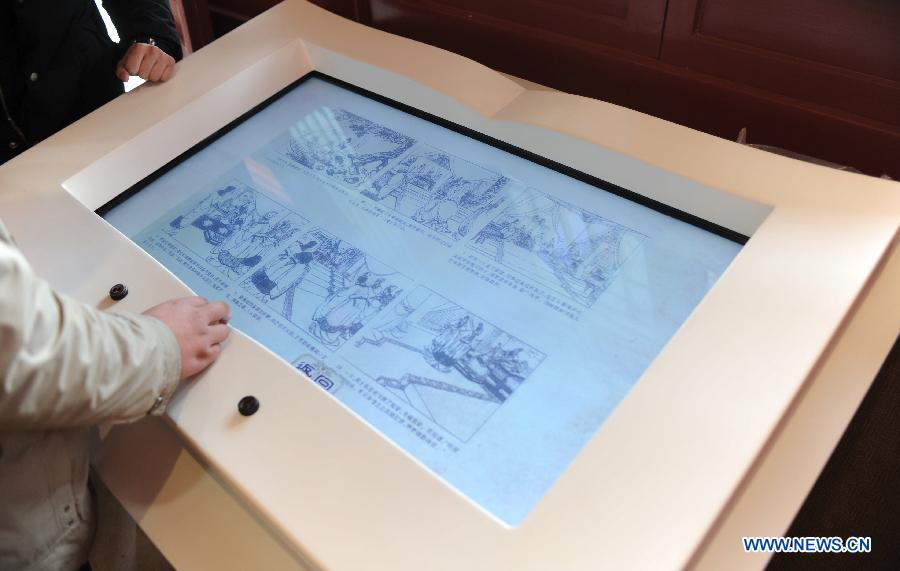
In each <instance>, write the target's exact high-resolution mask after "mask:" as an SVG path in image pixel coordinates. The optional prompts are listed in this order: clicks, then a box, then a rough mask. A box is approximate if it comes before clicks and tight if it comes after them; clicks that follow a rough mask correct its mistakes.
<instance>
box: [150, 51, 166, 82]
mask: <svg viewBox="0 0 900 571" xmlns="http://www.w3.org/2000/svg"><path fill="white" fill-rule="evenodd" d="M168 65H169V62H168V61H167V59H166V58H163V57H161V58H158V59H157V60H156V63H155V64H153V68H152V69H151V70H150V73H149V75H148V76H147V80H148V81H151V82H153V83H157V82H159V81H161V80H162V76H163V74H164V73H165V71H166V67H168Z"/></svg>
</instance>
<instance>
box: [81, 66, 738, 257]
mask: <svg viewBox="0 0 900 571" xmlns="http://www.w3.org/2000/svg"><path fill="white" fill-rule="evenodd" d="M313 78H315V79H320V80H322V81H325V82H327V83H330V84H332V85H335V86H337V87H341V88H343V89H346V90H348V91H351V92H353V93H356V94H358V95H362V96H363V97H367V98H369V99H372V100H373V101H376V102H378V103H382V104H384V105H387V106H389V107H392V108H394V109H397V110H399V111H402V112H404V113H407V114H409V115H412V116H414V117H417V118H419V119H424V120H426V121H429V122H431V123H434V124H436V125H438V126H440V127H443V128H445V129H449V130H450V131H454V132H456V133H459V134H461V135H464V136H466V137H469V138H471V139H474V140H476V141H479V142H481V143H485V144H487V145H490V146H492V147H495V148H497V149H500V150H501V151H505V152H507V153H510V154H512V155H515V156H517V157H520V158H523V159H525V160H527V161H531V162H533V163H535V164H537V165H540V166H542V167H544V168H547V169H550V170H553V171H556V172H558V173H560V174H563V175H565V176H568V177H570V178H573V179H575V180H578V181H580V182H583V183H586V184H589V185H591V186H593V187H595V188H598V189H600V190H603V191H606V192H609V193H611V194H614V195H616V196H619V197H622V198H624V199H626V200H630V201H631V202H634V203H637V204H640V205H641V206H645V207H647V208H650V209H652V210H655V211H657V212H659V213H661V214H665V215H666V216H670V217H672V218H675V219H677V220H680V221H682V222H686V223H688V224H690V225H692V226H696V227H698V228H700V229H702V230H706V231H707V232H711V233H712V234H715V235H717V236H720V237H722V238H725V239H727V240H730V241H732V242H736V243H737V244H740V245H742V246H743V245H745V244H746V243H747V241H748V240H749V239H750V238H749V236H746V235H744V234H741V233H740V232H737V231H735V230H732V229H730V228H727V227H725V226H722V225H719V224H716V223H714V222H710V221H709V220H706V219H705V218H701V217H699V216H696V215H694V214H691V213H690V212H685V211H684V210H680V209H678V208H675V207H674V206H671V205H668V204H666V203H664V202H660V201H658V200H654V199H652V198H649V197H647V196H644V195H642V194H639V193H637V192H634V191H633V190H628V189H627V188H624V187H621V186H618V185H616V184H613V183H611V182H609V181H606V180H603V179H601V178H597V177H595V176H592V175H589V174H587V173H584V172H582V171H579V170H577V169H574V168H572V167H570V166H567V165H564V164H562V163H559V162H556V161H554V160H552V159H548V158H547V157H544V156H542V155H538V154H536V153H533V152H531V151H527V150H525V149H522V148H521V147H517V146H515V145H512V144H510V143H507V142H506V141H502V140H500V139H496V138H494V137H491V136H489V135H486V134H484V133H481V132H480V131H476V130H474V129H470V128H468V127H464V126H462V125H459V124H458V123H454V122H452V121H449V120H447V119H444V118H443V117H438V116H437V115H434V114H432V113H428V112H427V111H422V110H421V109H418V108H416V107H412V106H410V105H407V104H405V103H400V102H399V101H396V100H394V99H391V98H389V97H385V96H383V95H380V94H378V93H375V92H373V91H369V90H368V89H365V88H362V87H359V86H357V85H354V84H352V83H348V82H346V81H343V80H340V79H337V78H335V77H332V76H330V75H327V74H325V73H322V72H321V71H318V70H314V71H310V72H309V73H307V74H305V75H303V76H302V77H300V78H299V79H297V80H295V81H293V82H291V83H290V84H289V85H287V86H286V87H284V88H283V89H280V90H278V91H277V92H276V93H275V94H273V95H272V96H271V97H268V98H267V99H266V100H265V101H263V102H262V103H259V104H258V105H256V106H254V107H253V108H252V109H250V110H249V111H247V112H246V113H243V114H242V115H240V116H239V117H237V118H236V119H234V120H233V121H231V122H229V123H228V124H227V125H225V126H224V127H222V128H221V129H219V130H217V131H215V132H214V133H212V134H211V135H209V136H208V137H206V138H204V139H203V140H202V141H200V142H199V143H197V144H196V145H194V146H192V147H191V148H190V149H188V150H186V151H185V152H183V153H181V154H180V155H178V156H177V157H175V158H174V159H172V160H171V161H169V162H168V163H166V164H165V165H163V166H162V167H160V168H159V169H157V170H156V171H154V172H153V173H151V174H149V175H148V176H146V177H145V178H143V179H141V180H140V181H139V182H137V183H135V184H134V185H132V186H130V187H129V188H127V189H126V190H124V191H123V192H122V193H120V194H118V195H117V196H116V197H115V198H113V199H112V200H110V201H108V202H107V203H106V204H104V205H103V206H101V207H100V208H98V209H97V210H96V211H95V212H96V213H97V215H99V216H101V217H105V216H106V214H107V213H108V212H109V211H110V210H112V209H113V208H115V207H117V206H119V205H120V204H122V203H124V202H125V201H127V200H128V199H129V198H131V197H132V196H134V195H135V194H137V193H139V192H140V191H142V190H143V189H144V188H145V187H147V186H148V185H149V184H150V183H152V182H153V181H155V180H156V179H158V178H159V177H161V176H163V175H164V174H166V173H167V172H169V171H170V170H172V169H174V168H175V167H177V166H178V165H180V164H181V163H183V162H185V161H186V160H188V159H190V158H191V157H192V156H194V155H195V154H197V153H199V152H200V151H202V150H203V149H205V148H206V147H208V146H209V145H211V144H212V143H213V142H215V141H216V140H218V139H220V138H221V137H223V136H224V135H225V134H227V133H228V132H229V131H231V130H232V129H234V128H235V127H237V126H238V125H240V124H241V123H243V122H244V121H246V120H248V119H249V118H251V117H252V116H253V115H256V114H257V113H259V112H260V111H262V110H263V109H265V108H266V107H268V106H269V105H271V104H272V103H274V102H275V101H276V100H278V99H279V98H281V97H282V96H283V95H285V94H286V93H288V92H290V91H291V90H293V89H295V88H296V87H298V86H300V85H302V84H303V83H305V82H306V81H308V80H310V79H313Z"/></svg>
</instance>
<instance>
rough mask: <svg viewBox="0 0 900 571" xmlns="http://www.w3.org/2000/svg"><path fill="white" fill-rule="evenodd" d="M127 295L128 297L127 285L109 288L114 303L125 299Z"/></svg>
mask: <svg viewBox="0 0 900 571" xmlns="http://www.w3.org/2000/svg"><path fill="white" fill-rule="evenodd" d="M126 295H128V288H127V287H125V284H116V285H114V286H112V287H111V288H109V297H110V298H112V300H113V301H119V300H121V299H125V296H126Z"/></svg>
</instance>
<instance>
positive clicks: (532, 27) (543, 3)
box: [369, 0, 666, 57]
mask: <svg viewBox="0 0 900 571" xmlns="http://www.w3.org/2000/svg"><path fill="white" fill-rule="evenodd" d="M369 5H370V9H371V23H372V25H374V26H376V27H378V28H381V29H384V30H387V31H394V32H398V33H401V34H403V35H407V36H411V37H415V38H416V39H421V40H422V41H428V38H431V37H435V36H438V35H444V34H445V33H447V32H449V30H445V29H442V28H445V27H446V26H453V27H454V28H455V29H454V30H452V32H453V33H457V34H460V35H462V36H465V35H466V34H467V30H468V29H469V28H470V25H475V24H478V25H488V26H492V27H494V28H496V29H497V30H498V33H499V34H501V35H502V34H505V33H508V32H513V31H516V32H520V33H527V34H531V35H532V36H533V37H535V39H546V38H554V39H555V41H557V42H574V41H581V42H588V43H591V44H596V45H602V46H606V47H612V48H616V49H621V50H627V51H629V52H633V53H637V54H641V55H644V56H648V57H657V56H658V54H659V46H660V41H661V39H662V23H663V19H664V13H665V5H666V0H598V1H590V0H555V1H551V0H520V1H518V2H504V1H501V0H419V1H416V0H370V2H369Z"/></svg>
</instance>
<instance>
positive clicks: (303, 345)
mask: <svg viewBox="0 0 900 571" xmlns="http://www.w3.org/2000/svg"><path fill="white" fill-rule="evenodd" d="M179 67H180V69H179V72H178V74H177V76H176V77H175V78H174V79H173V80H172V81H170V82H168V83H166V84H165V85H161V86H145V87H142V88H139V89H138V90H136V91H134V92H132V93H129V94H127V95H125V96H123V97H120V98H119V99H117V100H116V101H114V102H112V103H111V104H109V105H107V106H105V107H103V108H102V109H100V110H98V111H97V112H95V113H92V114H91V115H89V116H87V117H85V118H84V119H82V120H81V121H79V122H78V123H76V124H75V125H72V126H71V127H69V128H67V129H65V130H64V131H62V132H60V133H59V134H57V135H55V136H53V137H51V138H50V139H48V140H47V141H45V142H43V143H41V144H40V145H38V146H37V147H35V148H33V149H31V150H29V151H28V152H26V153H24V154H23V155H21V156H20V157H18V158H17V159H16V160H14V161H12V162H10V163H8V164H6V165H4V166H3V167H2V168H0V216H2V217H3V220H4V222H5V223H6V224H7V225H8V227H9V228H10V230H11V232H12V233H13V234H14V236H15V237H16V239H17V241H18V243H19V244H20V246H21V248H22V249H23V251H24V252H25V253H26V254H27V255H28V257H29V259H30V260H31V261H32V263H33V264H34V265H35V267H36V268H37V270H38V272H39V273H40V274H42V275H43V276H45V277H46V278H47V279H49V280H50V282H51V283H52V284H53V285H54V286H55V287H57V288H58V289H60V290H61V291H64V292H65V293H67V294H70V295H72V296H74V297H76V298H78V299H81V300H83V301H85V302H87V303H92V304H98V305H99V306H101V307H104V308H108V309H109V310H111V311H140V310H142V309H143V308H145V307H148V306H150V305H153V304H155V303H158V302H159V301H162V300H164V299H167V298H170V297H176V296H183V295H188V294H189V293H190V292H191V291H196V292H198V293H202V294H203V295H207V296H215V295H217V294H221V296H222V297H226V298H227V299H228V300H229V301H230V302H231V303H232V306H233V307H234V311H235V319H234V322H233V323H234V325H235V327H236V328H237V330H238V331H237V332H236V333H235V334H234V335H233V338H232V340H231V341H230V343H229V346H228V347H227V350H226V351H224V352H223V354H222V357H221V359H220V360H219V361H218V362H217V363H216V364H215V365H214V366H213V367H211V368H210V369H209V370H208V371H207V372H205V373H203V374H202V375H200V376H199V377H198V378H197V379H194V380H192V381H190V382H189V383H186V384H185V385H184V386H183V388H182V389H181V390H180V391H179V393H178V394H177V395H176V397H175V398H174V400H173V402H172V404H171V405H170V408H169V412H168V416H167V419H166V420H165V421H163V420H157V421H151V420H148V421H146V422H141V423H138V424H136V425H132V426H123V427H116V428H114V429H112V430H111V431H109V432H106V433H105V435H104V438H103V442H102V443H101V446H100V448H99V449H98V453H97V457H96V460H95V466H96V468H97V470H98V472H99V473H100V475H101V476H102V478H103V479H104V481H105V483H106V484H107V486H108V487H109V488H110V490H111V491H112V492H113V493H114V494H115V495H116V496H117V498H118V499H119V500H120V501H121V502H122V503H123V505H124V506H125V507H126V509H128V511H129V512H130V513H131V514H132V516H133V517H134V518H135V519H136V520H137V522H138V523H139V524H140V525H141V526H142V528H143V529H144V530H145V531H146V533H147V534H148V535H149V537H150V538H151V539H152V540H153V541H154V542H155V543H156V544H157V545H158V547H159V548H160V549H161V550H162V552H163V553H164V554H165V555H166V556H167V557H168V558H169V560H170V561H171V562H172V563H173V564H174V565H175V566H176V567H178V568H179V569H248V568H261V569H310V570H312V569H333V570H357V569H392V570H410V571H413V570H415V571H420V570H423V569H435V570H437V569H446V570H451V569H516V570H528V569H534V570H545V569H566V570H579V569H585V570H588V569H591V570H593V569H598V568H611V569H675V568H684V567H692V568H704V569H722V568H729V569H736V568H747V569H754V568H761V567H762V566H764V565H765V563H766V561H767V559H768V556H767V555H765V554H747V553H744V550H743V547H742V545H741V542H740V538H741V537H742V536H772V535H780V534H782V533H784V531H785V530H786V528H787V526H788V524H789V523H790V521H791V520H792V518H793V516H794V515H795V513H796V511H797V509H798V508H799V506H800V504H801V503H802V501H803V499H804V497H805V496H806V494H807V493H808V491H809V489H810V487H811V486H812V483H813V482H814V481H815V479H816V477H817V475H818V473H819V471H820V470H821V468H822V466H823V465H824V463H825V461H826V460H827V458H828V456H829V454H830V453H831V450H832V449H833V447H834V446H835V444H836V442H837V441H838V439H839V438H840V435H841V433H842V432H843V429H844V428H845V427H846V425H847V423H848V422H849V420H850V418H851V417H852V415H853V412H854V411H855V409H856V407H857V405H858V404H859V401H860V400H861V398H862V396H863V395H864V393H865V391H866V389H867V388H868V386H869V384H870V383H871V381H872V378H873V377H874V375H875V373H876V372H877V370H878V368H879V366H880V364H881V362H882V361H883V359H884V357H885V355H886V354H887V352H888V350H889V349H890V347H891V345H892V343H893V342H894V340H895V338H896V336H897V333H898V331H900V296H898V295H897V293H898V291H900V257H898V254H897V242H898V229H900V186H898V184H897V183H894V182H890V181H886V180H879V179H875V178H870V177H866V176H862V175H855V174H849V173H846V172H840V171H835V170H830V169H827V168H823V167H819V166H814V165H809V164H804V163H800V162H797V161H794V160H791V159H787V158H783V157H780V156H775V155H771V154H767V153H765V152H763V151H758V150H755V149H752V148H748V147H744V146H740V145H737V144H735V143H730V142H728V141H723V140H721V139H717V138H715V137H712V136H709V135H706V134H703V133H699V132H696V131H692V130H690V129H687V128H684V127H680V126H678V125H674V124H671V123H667V122H665V121H662V120H659V119H655V118H652V117H648V116H646V115H643V114H640V113H637V112H634V111H630V110H628V109H624V108H621V107H617V106H614V105H610V104H607V103H603V102H599V101H594V100H590V99H585V98H581V97H576V96H572V95H566V94H562V93H557V92H552V91H547V90H530V89H526V88H525V87H523V86H522V85H520V84H519V83H517V82H516V81H513V80H512V79H509V78H507V77H505V76H503V75H501V74H499V73H496V72H494V71H491V70H489V69H487V68H484V67H483V66H481V65H479V64H476V63H474V62H472V61H469V60H466V59H464V58H462V57H460V56H457V55H454V54H451V53H448V52H445V51H442V50H439V49H436V48H432V47H429V46H426V45H423V44H419V43H416V42H413V41H410V40H406V39H403V38H398V37H395V36H392V35H389V34H385V33H383V32H380V31H376V30H373V29H369V28H366V27H364V26H361V25H359V24H356V23H353V22H349V21H346V20H343V19H341V18H339V17H337V16H334V15H332V14H330V13H327V12H325V11H324V10H321V9H319V8H316V7H314V6H312V5H310V4H308V3H306V2H303V1H300V0H289V1H287V2H284V3H282V4H280V5H279V6H277V7H275V8H273V9H272V10H270V11H268V12H266V13H265V14H263V15H262V16H260V17H258V18H256V19H254V20H252V21H251V22H249V23H248V24H246V25H244V26H242V27H241V28H239V29H237V30H235V31H234V32H232V33H230V34H228V35H227V36H225V37H223V38H222V39H220V40H218V41H216V42H214V43H213V44H211V45H210V46H208V47H206V48H204V49H202V50H200V51H199V52H197V53H196V54H193V55H192V56H191V57H189V58H187V59H186V60H185V61H184V62H183V63H182V64H180V66H179ZM98 212H99V214H98ZM104 217H105V219H104ZM37 221H39V222H40V223H36V222H37ZM747 237H749V240H747V239H746V238H747ZM119 282H122V283H126V284H127V285H128V287H129V290H130V294H129V295H128V297H127V298H126V299H124V300H123V301H121V302H118V303H112V302H111V301H109V300H108V299H107V297H106V292H107V291H108V290H109V287H110V286H111V285H112V284H115V283H119ZM248 395H252V396H253V397H255V399H257V400H258V402H259V404H260V406H259V410H258V412H256V413H255V414H252V415H250V416H243V415H241V414H240V413H239V412H238V406H237V405H238V403H239V402H240V401H241V399H242V398H244V397H246V396H248ZM245 412H246V411H245Z"/></svg>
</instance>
